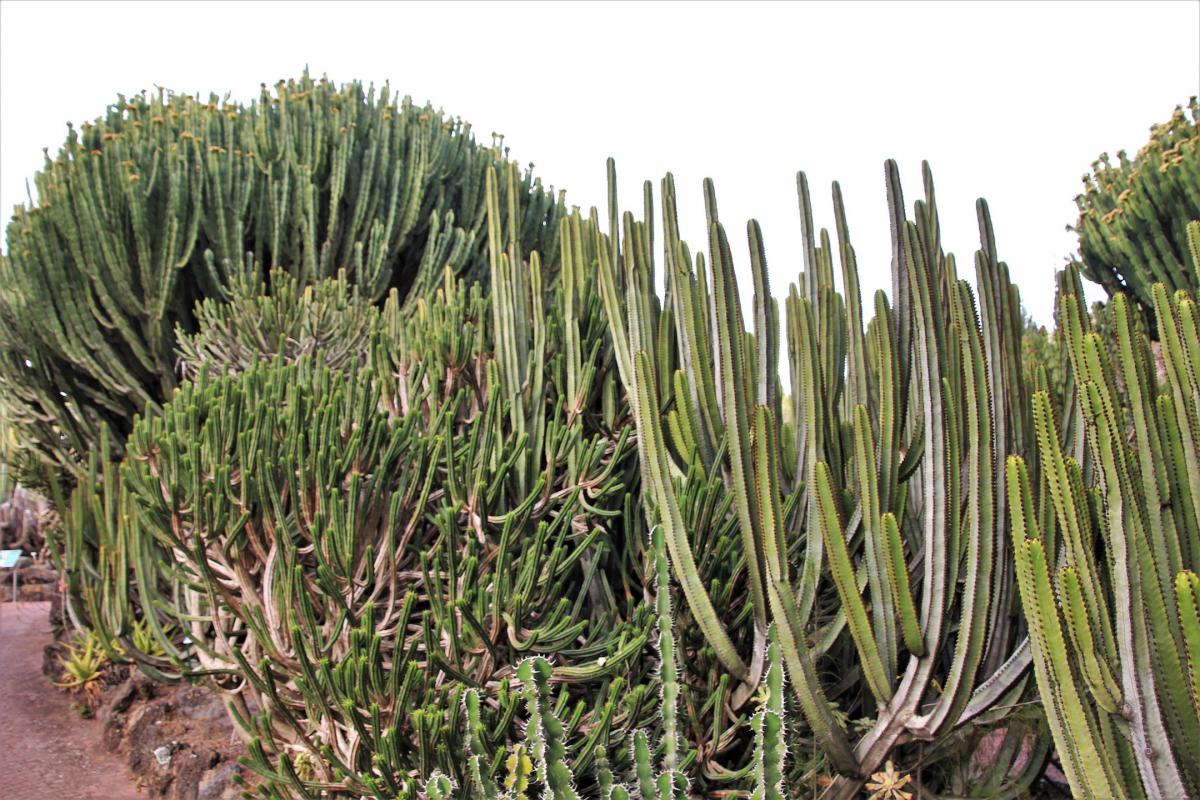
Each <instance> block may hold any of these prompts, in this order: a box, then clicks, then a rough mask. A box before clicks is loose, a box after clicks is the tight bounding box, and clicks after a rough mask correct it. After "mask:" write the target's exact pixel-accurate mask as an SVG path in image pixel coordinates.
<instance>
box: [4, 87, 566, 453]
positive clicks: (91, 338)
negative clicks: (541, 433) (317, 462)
mask: <svg viewBox="0 0 1200 800" xmlns="http://www.w3.org/2000/svg"><path fill="white" fill-rule="evenodd" d="M502 159H503V154H502V153H501V152H499V149H498V148H495V147H493V148H486V147H481V146H479V145H477V144H476V143H475V142H474V140H473V138H472V135H471V130H470V126H469V125H466V124H465V123H463V122H462V121H461V120H459V119H450V118H448V117H446V116H444V115H443V114H442V112H440V111H437V110H435V109H434V108H432V107H430V106H425V107H419V106H415V105H413V103H412V102H411V101H410V100H409V99H408V98H404V99H397V98H395V97H394V96H393V95H392V93H391V91H390V90H389V89H388V88H387V87H386V86H385V87H384V88H383V89H382V91H379V92H376V91H375V90H374V89H373V88H370V89H367V88H364V87H363V86H362V85H361V84H358V83H351V84H348V85H346V86H344V87H340V88H339V87H337V86H335V85H334V84H332V83H330V82H329V81H327V80H325V79H321V80H319V81H313V80H311V79H310V78H309V77H308V76H307V75H305V76H304V77H303V78H302V79H300V80H298V81H288V82H286V83H285V82H282V81H281V82H279V83H278V84H277V85H276V86H275V89H274V91H273V92H272V91H268V89H267V88H266V86H264V87H263V91H262V95H261V97H260V98H259V100H258V101H256V102H254V103H251V104H249V105H241V104H238V103H231V102H229V101H228V99H225V100H222V99H221V98H218V97H217V96H215V95H214V96H212V97H210V98H209V99H208V100H207V101H205V100H201V99H200V98H199V97H192V96H189V95H178V94H166V93H164V92H162V91H160V92H159V93H158V94H157V95H156V96H145V95H142V96H135V97H124V96H122V97H120V98H119V99H118V101H117V102H116V103H115V104H113V105H112V106H110V107H109V109H108V112H107V113H106V114H105V116H103V117H101V118H98V119H97V120H95V122H94V123H88V124H85V125H83V126H82V128H81V129H80V130H75V129H71V130H70V133H69V135H68V138H67V142H66V145H65V146H64V147H63V149H62V150H61V151H60V152H59V153H58V154H57V155H56V156H54V157H53V158H51V157H50V155H49V154H48V155H47V157H46V162H45V167H44V168H43V170H42V171H41V172H40V173H38V174H37V175H36V176H35V178H34V183H35V185H36V188H37V199H36V202H35V201H34V200H33V199H32V198H31V199H30V203H29V206H28V207H20V208H17V209H16V211H15V214H14V216H13V218H12V221H11V222H10V224H9V225H8V228H7V243H8V252H7V255H6V256H5V257H4V258H3V259H2V260H0V287H2V288H0V402H3V404H4V406H5V409H4V411H5V413H6V415H7V416H8V422H9V423H11V424H12V425H14V426H15V429H16V432H17V434H18V436H19V438H20V441H21V445H22V447H23V448H25V449H26V451H27V455H28V456H29V457H30V458H29V459H28V460H32V461H33V462H35V463H36V462H37V461H39V460H40V461H49V462H50V464H51V465H53V467H54V468H55V469H65V470H67V471H69V472H72V473H79V472H82V470H83V469H84V467H85V464H86V459H87V454H88V453H89V452H91V451H93V450H95V449H96V448H97V447H98V446H99V444H100V436H101V431H103V430H106V429H107V430H108V431H109V433H110V434H111V436H110V438H109V442H110V444H111V445H112V446H113V447H114V448H117V449H116V450H115V451H114V453H113V454H112V455H115V454H116V453H118V452H119V447H120V445H121V444H122V443H123V442H124V440H125V438H126V437H127V436H128V434H129V433H130V430H131V425H132V421H133V418H134V417H135V415H137V414H140V413H147V412H149V413H153V412H157V411H158V409H159V408H160V406H161V403H162V402H163V401H164V400H165V399H166V398H167V397H168V396H169V394H170V392H171V390H172V388H173V387H174V386H175V384H176V380H175V378H174V361H175V352H174V345H175V339H176V328H177V327H181V328H182V329H183V331H184V332H185V333H190V332H192V331H193V330H194V328H195V319H194V315H193V307H194V305H195V303H196V302H197V301H198V300H200V299H203V298H219V299H224V298H225V297H226V291H227V287H228V286H229V284H230V283H231V282H233V281H234V280H236V279H238V278H240V277H245V275H246V273H248V272H249V273H252V274H254V275H257V276H259V277H262V276H265V275H266V273H267V271H268V270H271V269H276V268H278V269H283V270H286V271H287V272H288V273H290V274H291V275H292V276H293V277H294V278H295V279H297V280H299V281H300V282H301V283H308V282H311V281H315V280H318V279H320V278H327V277H333V276H335V275H336V274H338V272H339V271H342V270H344V271H345V273H346V275H347V279H348V280H349V281H350V282H351V283H353V284H355V285H356V286H358V287H359V290H360V291H361V293H362V295H363V296H364V297H366V298H368V299H372V300H374V299H378V298H382V297H383V296H384V295H386V294H387V293H388V290H389V289H398V290H399V293H400V298H401V300H404V299H405V298H415V297H418V296H424V295H426V294H428V293H429V291H430V290H432V288H434V287H435V286H436V284H437V283H438V282H439V281H440V279H441V275H442V271H443V269H445V268H446V267H449V268H451V269H452V270H453V271H454V272H455V273H456V274H462V275H464V276H469V277H473V278H480V277H483V276H485V274H486V271H487V259H486V253H485V242H484V239H485V237H484V235H483V228H484V225H485V218H486V214H485V208H484V206H485V204H484V199H483V196H484V187H483V181H484V173H485V171H486V170H487V169H488V168H489V167H491V166H492V165H495V164H498V163H501V161H502ZM519 183H520V185H519V189H518V192H517V194H518V195H519V196H520V198H521V204H522V205H521V208H522V214H521V218H520V219H519V220H518V221H517V224H518V227H519V231H520V236H521V241H522V243H523V244H524V245H526V246H532V247H538V248H540V249H542V250H543V251H544V252H546V253H547V254H548V255H549V256H550V257H553V256H555V255H556V254H557V249H556V247H555V236H556V235H557V233H558V225H557V221H558V218H559V217H560V215H561V213H562V210H563V205H562V201H561V198H558V197H555V196H553V194H552V193H550V192H547V191H544V190H543V189H542V187H541V184H540V182H538V181H536V180H534V179H533V177H532V175H531V174H529V173H528V172H527V173H526V174H525V175H524V176H522V178H521V180H520V182H519ZM501 202H502V204H506V203H507V202H508V198H507V197H504V198H502V200H501Z"/></svg>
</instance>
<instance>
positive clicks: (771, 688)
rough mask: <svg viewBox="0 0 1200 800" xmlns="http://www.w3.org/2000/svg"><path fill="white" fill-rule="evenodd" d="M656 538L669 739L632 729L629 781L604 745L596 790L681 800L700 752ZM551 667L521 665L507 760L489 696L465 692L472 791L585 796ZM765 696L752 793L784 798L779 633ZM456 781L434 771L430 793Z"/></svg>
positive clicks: (756, 799)
mask: <svg viewBox="0 0 1200 800" xmlns="http://www.w3.org/2000/svg"><path fill="white" fill-rule="evenodd" d="M652 543H653V545H652V548H651V552H650V556H651V558H652V560H653V563H654V574H655V611H656V617H657V634H656V635H657V639H658V642H657V644H658V671H659V685H660V689H661V692H662V694H661V697H660V700H661V702H662V704H661V706H660V709H659V712H658V717H659V720H660V721H661V723H662V738H661V741H660V742H659V743H658V745H657V746H652V745H651V739H650V735H649V734H648V733H647V732H646V730H644V729H638V730H637V731H635V732H634V733H633V737H632V744H631V746H630V752H629V765H628V775H627V776H626V777H628V781H625V782H622V781H617V780H615V778H614V775H613V770H612V768H611V765H610V764H609V761H608V756H607V752H606V751H607V749H608V747H607V746H606V745H601V746H599V747H598V748H597V749H596V754H595V765H596V768H595V773H596V775H595V792H594V795H593V796H595V797H596V798H598V800H675V799H676V798H681V799H682V798H686V797H688V796H689V795H688V792H689V787H690V783H689V781H688V778H687V774H686V771H685V767H686V766H687V764H689V763H692V762H693V760H694V758H695V756H696V753H695V752H694V751H688V749H687V746H686V742H685V740H683V739H682V738H681V736H680V733H679V730H678V727H677V722H678V720H679V719H680V713H679V712H680V708H679V698H680V684H679V680H678V678H679V676H678V674H677V670H678V664H677V663H676V660H675V659H676V647H677V642H676V640H675V635H674V631H673V628H674V624H673V621H672V620H673V615H672V613H671V602H670V569H669V567H668V565H667V564H668V560H667V552H666V544H665V542H664V537H663V532H662V529H661V528H655V530H654V533H653V537H652ZM552 674H553V668H552V667H551V666H550V664H549V662H548V661H546V659H544V658H541V657H536V658H531V659H528V660H526V661H523V662H522V663H521V664H520V665H519V666H518V667H517V677H518V679H519V680H520V682H521V685H522V688H523V692H524V700H525V708H526V710H527V711H526V713H527V724H526V729H525V738H524V741H523V742H521V743H517V744H515V745H513V747H512V750H511V755H509V756H508V757H507V758H505V759H503V762H501V759H499V758H489V757H488V749H489V748H488V746H487V743H486V742H487V739H488V738H489V737H488V728H487V726H486V725H484V724H483V723H482V722H481V714H480V708H481V707H482V705H483V703H484V700H483V699H482V698H481V697H480V694H479V692H478V691H476V690H475V689H468V690H467V691H466V693H465V698H464V705H465V709H466V715H467V721H466V726H467V740H468V745H467V752H466V755H467V760H468V768H467V772H468V775H469V779H468V782H467V783H466V784H465V785H464V787H463V788H464V789H465V790H466V791H468V792H469V796H470V797H479V798H488V800H500V799H501V798H503V800H526V798H528V797H529V794H528V793H527V792H528V790H529V788H530V786H531V785H535V784H537V783H540V784H541V785H542V786H543V787H544V789H545V791H544V793H543V795H542V796H543V797H545V798H547V800H579V797H580V794H579V792H578V791H577V789H576V776H575V771H574V767H573V765H572V764H571V763H570V761H569V760H568V759H567V757H566V742H565V737H564V733H565V728H564V726H563V723H562V722H561V721H560V720H559V719H558V716H557V714H556V712H555V709H554V707H553V705H552V704H551V702H550V700H551V694H550V688H549V679H550V677H551V675H552ZM760 697H761V704H762V708H761V709H760V710H759V711H758V712H757V713H755V714H754V716H753V718H752V721H751V728H752V730H753V733H754V743H753V754H752V757H751V764H750V768H749V770H748V776H749V781H748V783H749V784H750V787H751V788H750V790H749V791H750V797H751V798H752V799H753V800H783V798H784V797H785V796H786V795H785V794H784V787H783V770H784V762H785V760H786V758H787V742H786V737H785V731H786V728H785V726H784V713H785V712H784V702H783V664H782V659H781V657H780V651H779V645H778V643H777V642H775V641H774V640H772V641H771V642H770V644H769V646H768V650H767V673H766V675H765V677H764V680H763V689H762V692H761V693H760ZM655 752H659V753H661V769H659V770H655V768H654V766H653V759H654V753H655ZM502 763H503V768H504V769H505V771H506V775H505V777H504V780H503V784H502V787H501V786H497V784H496V782H495V780H494V778H493V777H492V775H491V772H494V771H496V769H497V768H499V767H500V766H501V764H502ZM489 764H490V765H491V769H490V770H489ZM535 770H536V772H535ZM531 778H533V780H530V779H531ZM453 788H454V784H453V782H452V781H451V780H450V779H449V778H448V777H447V776H445V775H444V774H441V773H435V774H434V775H433V776H431V777H430V779H429V781H428V782H427V783H426V785H425V793H426V795H427V796H428V797H430V798H434V797H438V796H441V797H450V796H452V795H451V792H452V791H453Z"/></svg>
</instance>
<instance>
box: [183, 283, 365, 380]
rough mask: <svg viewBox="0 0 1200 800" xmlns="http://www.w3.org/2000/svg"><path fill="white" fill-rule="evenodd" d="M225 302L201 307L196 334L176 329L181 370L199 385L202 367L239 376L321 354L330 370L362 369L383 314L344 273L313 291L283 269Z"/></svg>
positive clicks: (235, 286) (232, 291)
mask: <svg viewBox="0 0 1200 800" xmlns="http://www.w3.org/2000/svg"><path fill="white" fill-rule="evenodd" d="M226 291H227V295H228V296H227V299H226V300H224V301H218V300H216V299H215V298H206V299H204V300H202V301H200V302H199V303H197V304H196V310H195V316H196V331H195V332H194V333H192V334H188V333H185V332H183V331H182V330H178V331H177V334H178V342H177V352H178V358H179V372H180V374H181V375H182V376H183V377H184V378H185V379H188V380H191V379H195V378H196V377H197V376H199V374H200V370H201V369H202V368H207V370H208V372H209V373H210V374H212V375H218V374H224V375H236V374H238V373H240V372H244V371H246V370H247V369H250V368H251V367H252V366H253V365H254V362H255V361H257V360H262V359H263V358H267V359H270V358H272V357H273V356H275V355H283V357H284V359H285V360H287V361H289V362H295V361H296V360H298V359H299V358H300V357H301V356H304V355H313V354H315V353H316V352H317V351H320V353H321V359H322V361H324V363H325V365H326V366H327V367H329V368H330V369H334V370H342V369H345V368H346V367H348V366H349V365H350V364H351V363H354V364H356V365H358V366H362V365H363V364H364V363H365V362H364V359H365V356H366V354H367V352H368V351H369V344H370V340H371V337H372V335H373V332H374V328H375V326H377V325H378V324H379V320H380V315H379V313H378V311H377V310H376V308H375V306H373V305H372V304H371V303H370V301H369V300H368V299H367V298H366V297H364V296H363V295H362V294H361V293H360V291H359V289H358V287H357V286H354V285H351V284H350V283H349V281H348V279H347V276H346V273H345V271H344V270H343V271H341V272H339V273H338V276H337V277H336V278H327V279H325V280H321V281H318V282H316V283H313V284H310V285H307V286H306V285H304V284H302V283H301V282H300V281H299V280H298V279H297V278H295V277H293V276H291V275H289V274H288V273H286V272H284V271H283V270H275V271H273V272H272V273H271V277H270V281H269V284H268V283H267V282H264V281H263V280H262V278H261V277H260V276H259V275H256V274H250V275H245V276H239V277H238V278H236V279H235V280H233V281H231V283H230V285H229V287H228V289H227V290H226Z"/></svg>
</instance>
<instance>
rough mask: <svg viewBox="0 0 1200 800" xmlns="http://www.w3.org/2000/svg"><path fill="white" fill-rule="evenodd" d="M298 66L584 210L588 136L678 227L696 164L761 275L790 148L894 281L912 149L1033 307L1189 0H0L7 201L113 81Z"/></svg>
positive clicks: (1155, 86) (185, 87) (240, 93)
mask: <svg viewBox="0 0 1200 800" xmlns="http://www.w3.org/2000/svg"><path fill="white" fill-rule="evenodd" d="M306 64H307V65H309V67H310V69H311V71H312V72H313V73H314V75H320V74H322V73H325V74H328V76H329V77H330V78H331V79H333V80H334V81H337V82H344V81H348V80H351V79H359V80H362V81H364V82H371V81H374V82H376V83H380V84H381V83H383V82H384V81H386V80H390V81H391V83H392V86H393V88H394V89H395V90H397V91H399V92H400V93H401V94H411V95H412V96H413V98H414V99H415V100H417V101H419V102H422V101H425V100H431V101H432V102H433V103H434V104H435V105H439V106H441V107H443V108H444V109H445V110H446V111H447V112H449V113H451V114H455V115H460V116H462V117H464V118H465V119H467V120H469V121H471V122H472V123H473V124H474V126H475V130H476V132H477V134H478V138H480V139H481V140H483V141H488V140H489V134H490V132H491V131H499V132H501V133H503V134H504V135H505V137H506V140H505V141H506V143H507V144H508V145H510V146H511V147H512V155H513V156H514V157H515V158H518V159H520V160H521V161H522V162H528V161H533V162H534V163H535V164H536V168H535V169H536V172H537V174H538V175H540V176H541V177H542V179H543V180H544V181H545V182H547V183H552V184H554V185H556V186H559V187H564V188H566V189H567V199H568V202H569V203H573V204H577V205H580V206H583V207H584V208H587V207H588V206H592V205H596V206H598V207H601V208H602V207H603V204H604V198H605V189H604V160H605V158H606V157H607V156H610V155H611V156H614V157H615V158H616V159H617V169H618V175H619V178H620V180H621V187H622V192H621V202H622V207H623V208H630V209H635V211H636V213H638V214H639V215H640V209H641V195H640V191H641V188H640V187H641V181H642V180H643V179H645V178H650V179H652V180H653V181H654V183H655V187H656V195H657V185H658V179H659V178H660V177H661V176H662V175H663V173H664V172H665V171H667V170H671V171H673V172H674V173H675V178H676V186H677V188H678V191H679V193H680V205H681V208H680V213H681V216H682V217H683V220H682V226H683V233H684V236H685V238H686V239H688V240H689V241H690V242H691V244H692V245H693V248H695V247H697V246H698V245H699V244H701V243H702V242H703V241H704V239H703V236H702V234H703V203H702V197H701V193H700V182H701V180H702V178H704V177H705V176H709V177H711V178H713V179H714V180H715V182H716V186H717V196H718V201H719V203H720V208H721V217H722V220H723V221H724V222H725V224H726V226H727V228H728V229H729V231H730V237H731V242H732V243H733V245H734V247H735V251H734V252H735V257H738V258H739V259H740V260H739V274H740V275H744V274H745V268H746V264H747V262H748V257H747V256H746V255H745V253H746V251H745V249H744V245H742V244H741V243H744V240H745V235H744V226H743V223H744V221H745V220H746V219H747V218H749V217H751V216H753V217H756V218H757V219H758V220H759V221H760V222H761V224H762V227H763V231H764V239H765V242H766V247H767V257H768V261H769V264H770V270H771V276H772V281H773V289H774V292H775V293H776V294H781V293H782V292H783V291H785V289H786V285H787V283H789V282H791V281H793V280H794V279H795V276H796V273H797V271H798V270H799V265H800V255H799V254H800V232H799V224H798V222H797V211H796V196H795V188H794V187H795V178H794V176H795V172H796V170H798V169H803V170H805V171H807V173H808V176H809V182H810V185H811V186H812V188H813V192H814V194H815V197H814V213H815V215H816V221H817V225H818V226H825V227H829V228H831V229H832V226H833V217H832V208H831V202H830V199H829V184H830V182H831V181H832V180H834V179H837V180H840V181H841V184H842V190H843V192H844V194H845V198H846V205H847V213H848V216H849V222H850V229H851V235H852V241H853V242H854V244H855V248H856V250H857V252H858V257H859V267H860V270H861V273H862V283H863V291H864V296H865V297H869V292H871V291H873V290H874V289H876V288H886V287H887V286H889V285H890V279H889V273H888V268H889V244H888V223H887V216H886V206H885V190H884V183H883V161H884V159H885V158H888V157H891V158H895V159H897V160H898V161H899V163H900V167H901V170H902V175H903V178H904V181H905V185H904V188H905V200H906V203H907V204H908V206H909V209H910V211H911V204H912V201H913V200H915V199H916V198H917V197H918V196H919V191H920V187H921V184H920V163H921V159H928V160H929V161H930V163H931V165H932V167H933V172H934V177H935V180H936V184H937V189H938V202H939V207H940V211H941V215H942V226H943V241H944V244H945V246H946V249H947V250H950V251H953V252H955V253H957V255H958V257H959V263H960V269H961V270H963V271H964V272H967V271H973V260H972V259H971V255H972V253H973V252H974V250H975V249H976V248H977V242H978V239H977V235H976V228H975V214H974V200H975V198H976V197H978V196H983V197H986V198H987V199H988V202H989V204H990V205H991V210H992V215H993V221H994V223H995V228H996V233H997V238H998V242H999V249H1000V256H1001V258H1002V259H1004V260H1006V261H1007V262H1008V263H1009V266H1010V268H1011V269H1012V271H1013V275H1014V278H1015V280H1016V281H1017V283H1018V284H1019V286H1020V287H1021V289H1022V297H1023V300H1024V302H1025V304H1026V306H1027V308H1028V309H1029V311H1030V312H1031V313H1032V314H1033V316H1034V318H1035V319H1037V320H1038V321H1039V322H1042V323H1047V324H1048V323H1050V322H1051V303H1052V295H1053V279H1052V275H1053V272H1054V270H1056V269H1057V268H1059V267H1060V266H1061V265H1062V264H1063V262H1064V260H1065V257H1066V256H1067V255H1068V254H1069V253H1070V252H1072V251H1073V250H1074V249H1075V238H1074V236H1073V235H1072V234H1069V233H1067V232H1066V231H1065V226H1066V225H1068V224H1070V223H1072V222H1074V220H1075V217H1076V211H1075V205H1074V202H1073V198H1074V196H1075V194H1076V193H1077V192H1078V191H1079V189H1080V187H1081V184H1080V177H1081V176H1082V175H1083V174H1084V172H1086V171H1087V169H1088V166H1089V164H1090V163H1091V162H1092V160H1093V159H1094V158H1095V157H1096V156H1097V155H1099V153H1101V152H1102V151H1105V150H1108V151H1110V152H1115V151H1116V150H1118V149H1120V148H1126V149H1128V150H1130V151H1131V152H1132V151H1135V150H1136V149H1137V148H1138V147H1140V146H1141V145H1142V144H1144V143H1145V141H1146V139H1147V132H1148V128H1149V126H1150V125H1151V124H1152V123H1155V122H1161V121H1163V120H1165V119H1167V118H1168V117H1169V115H1170V113H1171V111H1172V110H1173V108H1174V107H1175V106H1176V105H1177V104H1180V103H1183V102H1185V101H1186V100H1187V98H1188V97H1189V96H1191V95H1194V94H1197V93H1200V3H1197V2H1159V3H1152V2H1140V3H1121V2H1063V3H1032V2H1025V3H982V2H972V3H961V4H959V3H949V2H929V3H912V4H907V3H905V4H901V3H892V2H888V3H880V4H876V3H868V2H853V3H846V4H841V5H834V4H823V3H798V4H785V3H762V4H751V3H742V4H737V5H735V4H723V3H697V4H691V3H662V4H648V3H646V4H641V3H639V4H635V3H611V4H590V3H561V4H560V3H553V4H552V3H511V4H509V3H486V4H473V3H471V4H468V3H446V4H441V5H434V4H428V5H427V4H418V3H411V4H401V3H396V4H391V3H383V2H368V3H351V2H344V3H337V4H333V3H329V4H326V3H318V2H307V3H305V2H269V3H231V2H225V3H186V2H172V3H148V2H132V3H98V2H86V3H66V2H40V3H36V2H16V1H15V0H4V2H3V3H0V208H2V209H3V211H4V219H5V220H6V221H7V218H8V216H9V215H10V212H11V208H12V207H13V205H15V204H17V203H20V202H24V200H25V181H26V179H28V178H30V177H31V176H32V175H33V173H34V171H35V170H37V169H38V168H39V167H40V165H41V160H42V155H41V151H42V148H43V147H46V146H49V147H51V148H52V151H53V150H57V148H58V147H59V146H60V145H61V144H62V142H63V140H64V138H65V133H66V128H65V122H66V121H67V120H73V121H75V122H77V123H78V122H81V121H83V120H86V119H90V118H93V117H95V116H98V115H99V114H101V113H102V112H103V111H104V108H105V106H106V105H107V104H108V103H110V102H112V101H113V100H115V96H116V94H117V92H124V93H126V94H131V93H134V92H137V91H140V90H141V89H144V88H145V89H150V88H153V86H154V85H155V84H158V85H162V86H166V87H169V88H172V89H175V90H179V91H187V92H195V91H200V92H201V93H202V94H203V95H205V96H207V94H208V93H209V92H210V91H216V92H218V93H224V92H226V91H231V92H232V93H233V96H234V97H236V98H238V99H242V100H250V99H252V98H253V97H255V96H256V95H257V92H258V86H259V84H260V83H262V82H267V83H273V82H275V81H276V80H278V79H279V78H285V77H291V76H296V75H298V74H299V73H300V72H301V71H302V70H303V68H304V66H305V65H306ZM656 222H657V221H656ZM968 267H969V268H970V269H969V270H968V269H967V268H968ZM743 287H744V288H743V290H744V291H748V289H749V285H748V279H745V280H744V282H743ZM868 307H869V306H868Z"/></svg>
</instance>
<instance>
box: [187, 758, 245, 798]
mask: <svg viewBox="0 0 1200 800" xmlns="http://www.w3.org/2000/svg"><path fill="white" fill-rule="evenodd" d="M235 774H237V765H236V764H223V765H221V766H219V767H217V768H216V769H214V770H211V771H210V772H209V773H208V774H207V775H205V776H204V779H203V780H201V781H200V785H199V787H198V788H197V791H196V800H226V799H227V798H233V797H237V796H238V794H239V792H238V788H237V785H236V784H234V782H233V776H234V775H235Z"/></svg>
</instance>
